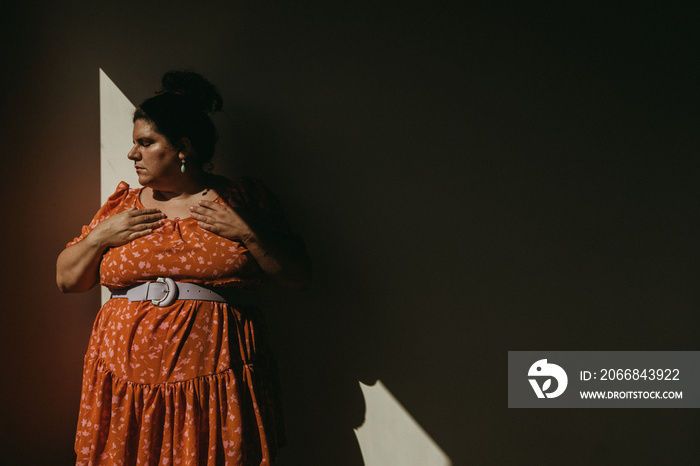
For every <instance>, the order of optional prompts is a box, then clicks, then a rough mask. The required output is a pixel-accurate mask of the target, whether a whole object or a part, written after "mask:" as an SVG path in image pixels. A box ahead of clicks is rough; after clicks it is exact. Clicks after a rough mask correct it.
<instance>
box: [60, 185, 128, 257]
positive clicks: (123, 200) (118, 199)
mask: <svg viewBox="0 0 700 466" xmlns="http://www.w3.org/2000/svg"><path fill="white" fill-rule="evenodd" d="M137 191H138V190H136V189H129V184H128V183H127V182H126V181H122V182H120V183H119V186H117V189H116V191H114V194H112V195H111V196H109V199H107V202H105V204H104V205H103V206H102V207H100V210H98V211H97V213H96V214H95V216H94V217H93V218H92V221H91V222H90V223H89V224H88V225H84V226H83V228H82V231H81V234H80V236H78V237H76V238H74V239H73V241H71V242H70V243H68V244H67V245H66V247H69V246H73V245H74V244H76V243H77V242H79V241H82V240H83V239H84V238H85V237H86V236H87V235H88V234H89V233H90V232H91V231H92V230H94V229H95V227H96V226H97V225H98V224H99V223H100V222H102V221H103V220H104V219H106V218H108V217H111V216H112V215H114V214H116V213H118V212H121V211H123V210H126V209H128V208H130V207H133V204H134V202H133V201H134V196H135V193H136V192H137ZM130 200H131V201H132V202H129V201H130ZM128 204H132V205H128Z"/></svg>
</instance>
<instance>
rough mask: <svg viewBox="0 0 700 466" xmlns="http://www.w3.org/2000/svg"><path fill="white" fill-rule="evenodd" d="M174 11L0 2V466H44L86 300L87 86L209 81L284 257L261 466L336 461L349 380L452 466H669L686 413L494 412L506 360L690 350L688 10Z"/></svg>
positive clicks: (442, 5) (692, 149)
mask: <svg viewBox="0 0 700 466" xmlns="http://www.w3.org/2000/svg"><path fill="white" fill-rule="evenodd" d="M198 3H199V4H200V5H206V6H207V8H210V9H207V8H204V7H202V6H194V5H195V2H184V1H179V0H176V1H169V2H131V3H130V4H126V3H124V2H77V1H73V2H70V1H64V2H45V4H42V5H40V4H39V3H38V2H35V3H32V2H21V3H20V2H5V3H4V4H3V13H2V16H3V20H2V23H3V26H2V28H0V31H1V32H0V34H2V37H0V39H2V42H0V43H2V46H1V48H0V53H1V54H2V55H1V56H0V58H1V59H2V63H3V71H2V78H1V79H0V85H1V87H0V89H1V91H0V109H1V110H0V134H1V135H2V141H3V143H2V146H1V147H2V154H1V156H2V178H3V180H2V190H3V202H2V212H0V213H1V214H2V218H3V219H4V222H3V224H4V228H3V232H2V235H3V239H2V244H3V248H2V264H3V267H2V269H1V270H2V286H3V289H4V294H5V298H4V299H3V305H2V310H1V311H0V324H1V325H2V326H1V327H0V328H2V331H3V338H2V339H1V341H2V347H1V348H0V349H1V350H2V353H1V354H2V363H3V365H2V373H3V384H2V391H1V393H0V394H1V395H2V400H3V403H2V410H3V412H2V413H1V419H2V432H0V439H1V440H0V442H2V444H1V445H0V451H1V452H2V453H1V454H0V456H2V459H1V460H0V462H6V464H13V465H15V464H28V465H62V464H70V463H71V461H72V452H71V449H72V439H73V433H74V429H75V421H76V417H77V410H78V400H79V392H80V377H81V364H82V357H83V353H84V351H85V348H86V345H87V339H88V336H89V332H90V328H91V325H92V319H93V317H94V315H95V312H96V311H97V309H98V306H99V297H98V294H97V293H96V292H90V293H87V294H84V295H61V294H60V293H59V292H58V290H57V288H56V286H55V283H54V263H55V258H56V256H57V254H58V253H59V252H60V250H61V249H62V247H63V245H64V244H65V243H66V242H67V241H68V240H70V239H71V238H72V237H73V236H74V235H76V234H77V232H78V231H79V228H80V226H81V225H82V224H83V223H85V222H87V221H88V220H89V219H90V217H91V216H92V214H93V213H94V211H95V210H96V209H97V207H98V204H99V202H98V198H99V194H98V192H99V186H98V183H99V150H100V141H99V121H98V116H99V101H98V96H99V94H98V68H100V67H101V68H102V69H104V70H105V72H106V73H107V74H108V75H109V76H110V77H111V78H112V79H113V80H114V81H115V83H116V84H117V85H118V86H119V87H120V88H121V89H122V90H123V91H124V92H125V93H126V94H127V96H129V97H130V98H131V99H132V100H134V101H138V100H140V99H142V98H143V97H146V96H148V95H149V94H150V93H151V92H152V91H153V90H155V87H156V85H157V82H158V79H159V77H160V75H161V74H162V73H163V71H165V70H167V69H170V68H193V69H196V70H197V71H200V72H202V73H203V74H205V75H206V76H208V77H209V78H210V79H211V80H212V81H213V82H215V83H217V84H218V86H219V88H220V90H221V91H222V93H223V95H224V97H225V99H226V108H227V111H228V113H227V115H225V116H221V117H220V118H219V119H218V120H217V124H218V125H219V130H220V132H221V134H222V140H221V145H220V147H219V156H218V157H219V158H218V161H217V167H218V168H219V170H220V171H223V172H224V173H228V174H235V173H247V174H251V175H254V176H258V177H260V178H262V179H263V180H265V181H266V182H267V184H268V185H269V186H270V187H271V188H272V189H273V190H275V191H276V192H277V194H278V195H279V197H281V198H282V199H283V201H284V203H285V205H286V208H287V210H288V212H289V217H290V220H291V221H292V223H293V225H294V226H295V228H296V229H297V230H298V231H299V232H300V233H301V234H302V235H303V236H304V237H305V238H306V240H307V242H308V245H309V250H310V252H311V255H312V256H313V259H314V263H315V273H316V280H315V282H314V285H313V287H312V289H311V290H310V291H309V292H307V293H304V294H294V293H288V292H285V291H279V290H276V291H273V292H272V294H271V296H269V297H268V298H266V299H265V301H266V302H265V307H266V310H267V313H268V316H269V320H270V325H271V331H272V338H273V342H274V346H275V350H276V352H277V355H278V359H279V363H280V366H281V370H282V379H283V384H284V387H285V392H284V397H285V401H286V407H287V414H288V429H289V437H290V441H291V444H290V446H289V447H288V448H287V449H286V450H285V451H284V452H283V455H282V458H281V459H282V463H283V464H284V465H316V464H318V465H328V464H334V465H336V464H337V465H355V464H361V455H360V451H359V448H358V446H357V443H356V441H355V437H354V435H353V432H352V429H353V428H354V427H357V426H358V425H360V424H361V423H362V416H363V409H364V406H363V401H362V396H361V393H360V390H359V387H358V380H361V381H363V382H365V383H372V382H374V381H375V380H376V379H381V380H382V382H383V383H384V384H385V385H386V386H387V387H388V388H389V389H390V390H391V391H392V393H393V394H394V395H395V396H396V397H397V398H398V399H399V401H401V403H403V404H404V405H405V407H406V408H407V409H408V410H409V411H410V413H411V414H412V415H413V416H414V417H415V418H416V419H417V421H418V422H419V423H420V424H421V425H422V426H423V427H424V428H425V429H426V431H427V432H428V433H429V434H430V435H431V436H432V437H433V438H434V439H435V441H436V442H437V443H438V444H439V445H440V446H441V447H442V448H443V449H444V450H445V451H446V453H447V454H448V455H449V456H450V457H451V458H452V460H453V462H454V464H455V465H463V464H514V463H517V464H543V463H544V464H565V463H568V464H576V463H580V464H602V463H606V464H622V463H626V464H631V463H635V464H644V463H656V464H658V463H669V462H670V463H678V462H681V461H683V462H691V463H692V462H697V460H698V450H697V447H696V445H697V437H698V434H699V433H700V429H699V427H700V426H699V425H698V421H697V415H696V413H694V411H692V410H652V409H648V410H551V411H550V410H508V409H507V408H506V405H507V401H506V388H507V386H506V385H507V381H506V352H507V351H508V350H525V349H532V350H535V349H545V350H546V349H551V350H697V349H698V336H697V333H698V331H697V329H698V328H699V327H700V317H699V313H698V311H697V310H698V302H700V292H699V289H700V288H699V287H698V286H697V282H698V272H697V271H698V267H699V265H700V251H698V248H697V246H696V245H697V244H698V242H697V238H698V234H699V233H700V221H699V220H698V218H699V217H698V205H699V204H700V190H699V189H698V185H699V183H698V179H700V162H699V161H698V160H699V158H698V156H697V152H698V141H699V138H698V136H697V135H698V122H699V119H700V118H699V117H700V114H699V110H698V109H699V108H700V106H699V104H700V91H699V89H700V86H698V78H699V77H700V66H699V63H700V61H699V60H698V57H700V37H699V34H700V29H698V28H697V23H698V19H700V11H698V7H697V6H696V5H695V4H694V3H692V2H673V3H671V4H664V5H663V9H659V10H658V11H657V10H652V9H647V8H646V7H644V6H643V4H640V3H639V2H628V5H627V6H617V7H614V8H612V7H610V6H609V5H608V4H607V3H601V4H600V5H595V4H594V3H592V2H548V3H545V2H512V4H508V3H506V2H492V1H489V2H486V1H484V2H481V3H480V4H479V3H475V2H457V1H452V2H448V1H438V2H422V3H420V4H418V3H416V4H411V3H406V2H398V1H396V2H369V1H364V2H308V1H303V0H302V1H296V2H277V4H273V3H274V2H273V3H270V2H240V1H211V2H198ZM660 8H661V7H660ZM124 137H125V138H129V137H130V135H128V134H126V135H124Z"/></svg>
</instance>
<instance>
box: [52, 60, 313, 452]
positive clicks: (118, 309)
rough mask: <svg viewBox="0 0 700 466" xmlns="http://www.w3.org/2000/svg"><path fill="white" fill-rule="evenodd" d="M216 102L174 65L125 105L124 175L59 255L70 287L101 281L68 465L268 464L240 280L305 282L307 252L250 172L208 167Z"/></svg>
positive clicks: (271, 396) (65, 287) (265, 397)
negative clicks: (127, 146) (232, 174)
mask: <svg viewBox="0 0 700 466" xmlns="http://www.w3.org/2000/svg"><path fill="white" fill-rule="evenodd" d="M221 106H222V100H221V97H220V95H219V94H218V93H217V92H216V89H215V88H214V87H213V86H212V85H211V84H210V83H209V82H208V81H206V80H205V79H204V78H203V77H202V76H201V75H198V74H196V73H192V72H169V73H166V74H165V76H164V77H163V88H162V90H161V91H160V92H159V93H157V94H156V95H155V96H153V97H151V98H149V99H146V100H145V101H144V102H143V103H142V104H141V105H140V106H139V107H138V108H137V109H136V111H135V113H134V130H133V141H134V145H133V148H132V149H131V151H130V152H129V154H128V156H127V157H128V159H129V160H130V161H131V162H132V163H133V165H134V169H135V170H136V172H137V174H138V180H139V184H140V185H141V186H140V187H130V186H129V185H127V184H126V183H124V182H122V183H120V184H119V186H117V188H116V191H115V192H114V194H113V195H112V196H110V198H109V199H108V201H107V202H106V203H105V204H104V205H103V206H102V207H101V208H100V210H99V211H98V212H97V214H96V215H95V216H94V218H93V219H92V221H91V222H90V223H89V225H86V226H84V227H83V229H82V234H81V235H80V236H79V237H77V238H75V239H74V240H73V241H72V242H70V243H69V244H68V245H67V247H66V249H65V250H64V251H63V252H62V253H61V254H60V255H59V257H58V261H57V265H56V269H57V274H56V275H57V283H58V286H59V288H60V289H61V290H62V291H64V292H81V291H86V290H88V289H90V288H92V287H93V286H95V285H96V284H98V283H100V284H102V285H104V286H106V287H108V288H109V289H110V290H111V292H112V296H111V299H109V300H108V301H107V302H106V303H105V305H104V306H103V307H102V308H101V309H100V311H99V313H98V314H97V317H96V320H95V324H94V326H93V330H92V334H91V337H90V342H89V346H88V351H87V354H86V356H85V362H84V370H83V386H82V395H81V401H80V414H79V420H78V428H77V433H76V439H75V450H76V454H77V462H76V464H78V465H102V464H104V465H127V464H144V465H146V464H148V465H224V464H225V465H229V464H230V465H252V464H255V465H258V464H260V465H265V464H271V463H272V461H273V460H274V457H275V453H276V451H277V448H278V446H279V445H281V443H282V442H283V440H284V431H283V426H282V419H281V411H280V406H279V398H278V397H279V393H278V390H277V383H276V375H275V368H274V362H273V360H272V358H271V356H270V354H269V352H268V350H267V347H266V341H265V327H264V321H263V320H262V317H261V315H260V313H259V312H258V311H257V310H256V309H255V308H252V307H249V306H245V305H243V304H241V302H242V300H241V299H240V296H239V294H240V290H243V289H251V288H253V289H255V288H260V287H262V286H264V285H265V284H266V283H267V282H269V281H272V282H276V283H279V284H281V285H283V286H286V287H290V288H304V287H305V286H306V285H307V284H308V282H309V280H310V262H309V259H308V256H307V254H306V252H305V248H304V246H303V243H302V241H301V240H300V239H299V238H298V237H297V236H296V235H294V234H293V233H292V232H291V231H290V229H289V226H288V225H287V223H286V222H285V220H284V216H283V214H282V209H281V207H280V204H279V201H278V200H277V199H276V198H275V196H274V195H273V194H272V193H270V191H269V190H268V189H267V188H266V187H265V186H264V185H263V184H262V183H261V182H259V181H258V180H255V179H252V178H245V177H243V178H239V179H237V180H234V181H231V180H228V179H226V178H223V177H219V176H215V175H212V174H210V173H208V172H206V171H205V170H204V169H203V167H204V166H205V165H206V164H207V163H208V162H209V161H210V160H211V157H212V155H213V153H214V145H215V142H216V138H217V134H216V129H215V128H214V125H213V123H212V122H211V119H210V118H209V116H208V113H210V112H212V111H217V110H220V109H221Z"/></svg>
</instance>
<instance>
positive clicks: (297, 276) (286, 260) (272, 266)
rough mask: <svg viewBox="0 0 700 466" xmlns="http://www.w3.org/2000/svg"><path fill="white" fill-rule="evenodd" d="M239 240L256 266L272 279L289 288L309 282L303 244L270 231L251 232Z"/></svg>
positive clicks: (302, 287) (301, 286)
mask: <svg viewBox="0 0 700 466" xmlns="http://www.w3.org/2000/svg"><path fill="white" fill-rule="evenodd" d="M243 244H245V246H246V248H247V249H248V251H250V253H251V254H252V255H253V257H254V258H255V260H256V262H257V263H258V265H260V268H262V270H263V272H265V275H267V276H268V277H269V278H270V279H272V280H273V281H274V282H276V283H278V284H280V285H282V286H284V287H286V288H291V289H305V288H307V287H308V286H309V284H310V282H311V260H310V259H309V256H308V255H307V254H306V251H305V250H304V248H303V246H300V245H298V244H292V243H291V242H289V241H285V239H284V238H279V237H275V235H272V234H265V233H256V232H251V234H250V235H247V236H246V237H245V238H244V239H243Z"/></svg>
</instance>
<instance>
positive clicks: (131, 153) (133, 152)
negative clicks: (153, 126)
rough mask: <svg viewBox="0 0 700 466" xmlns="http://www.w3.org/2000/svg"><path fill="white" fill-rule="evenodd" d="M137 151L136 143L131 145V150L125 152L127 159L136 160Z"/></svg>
mask: <svg viewBox="0 0 700 466" xmlns="http://www.w3.org/2000/svg"><path fill="white" fill-rule="evenodd" d="M138 153H139V151H138V150H137V148H136V144H134V145H133V147H132V148H131V150H130V151H129V153H128V154H126V157H127V158H128V159H129V160H136V159H137V158H138Z"/></svg>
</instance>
